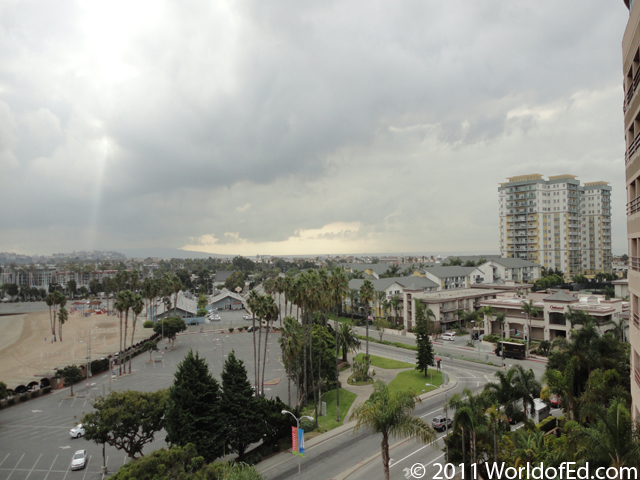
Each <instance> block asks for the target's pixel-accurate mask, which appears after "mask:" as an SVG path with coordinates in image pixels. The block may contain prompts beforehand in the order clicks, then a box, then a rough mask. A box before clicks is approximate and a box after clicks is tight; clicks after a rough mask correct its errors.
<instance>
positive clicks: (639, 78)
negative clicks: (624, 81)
mask: <svg viewBox="0 0 640 480" xmlns="http://www.w3.org/2000/svg"><path fill="white" fill-rule="evenodd" d="M638 84H640V68H639V69H638V70H637V71H636V74H635V75H634V76H633V82H631V85H630V86H629V90H627V93H626V94H625V96H624V105H623V106H622V110H623V111H624V112H626V111H627V107H628V106H629V104H630V103H631V100H632V99H633V95H634V94H635V93H636V90H637V89H638Z"/></svg>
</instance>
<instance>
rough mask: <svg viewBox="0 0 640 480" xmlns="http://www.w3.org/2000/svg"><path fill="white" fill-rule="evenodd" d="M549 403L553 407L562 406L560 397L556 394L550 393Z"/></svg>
mask: <svg viewBox="0 0 640 480" xmlns="http://www.w3.org/2000/svg"><path fill="white" fill-rule="evenodd" d="M549 403H550V404H551V406H552V407H553V408H560V407H561V406H562V399H561V398H560V397H559V396H557V395H551V398H550V399H549Z"/></svg>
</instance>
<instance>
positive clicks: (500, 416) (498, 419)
mask: <svg viewBox="0 0 640 480" xmlns="http://www.w3.org/2000/svg"><path fill="white" fill-rule="evenodd" d="M485 415H486V416H487V420H488V421H489V427H490V428H491V431H492V433H493V461H494V462H495V463H498V425H499V424H500V423H506V424H507V425H508V424H509V418H508V417H507V416H506V415H505V414H504V413H502V412H501V411H500V410H499V409H497V408H496V406H495V405H491V406H490V407H489V408H487V410H486V411H485Z"/></svg>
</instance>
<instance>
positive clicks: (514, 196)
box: [498, 174, 612, 278]
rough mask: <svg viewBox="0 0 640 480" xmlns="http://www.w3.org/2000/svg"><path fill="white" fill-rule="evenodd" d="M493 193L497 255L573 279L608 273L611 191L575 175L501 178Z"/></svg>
mask: <svg viewBox="0 0 640 480" xmlns="http://www.w3.org/2000/svg"><path fill="white" fill-rule="evenodd" d="M507 180H508V181H507V182H505V183H501V184H500V187H499V188H498V193H499V202H500V208H499V212H500V253H501V255H502V256H503V257H505V258H520V259H523V260H529V261H532V262H535V263H538V264H540V265H542V266H544V267H546V268H548V269H557V270H561V271H562V272H564V273H565V278H571V277H572V276H574V275H578V274H585V275H587V276H589V275H594V274H595V273H598V272H610V271H611V259H612V255H611V187H610V186H609V184H608V183H607V182H591V183H586V184H585V185H581V184H580V181H579V180H578V179H577V177H576V176H575V175H555V176H550V177H549V179H548V180H545V179H544V178H543V177H542V175H540V174H530V175H520V176H516V177H510V178H507Z"/></svg>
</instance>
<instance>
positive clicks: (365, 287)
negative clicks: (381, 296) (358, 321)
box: [360, 280, 375, 361]
mask: <svg viewBox="0 0 640 480" xmlns="http://www.w3.org/2000/svg"><path fill="white" fill-rule="evenodd" d="M374 292H375V290H374V288H373V283H371V280H365V281H364V283H363V284H362V286H361V287H360V301H361V302H362V304H363V305H364V318H365V326H366V330H367V333H366V336H367V340H366V341H367V347H366V355H365V356H366V358H367V361H369V304H370V303H371V302H372V301H373V295H374Z"/></svg>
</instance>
